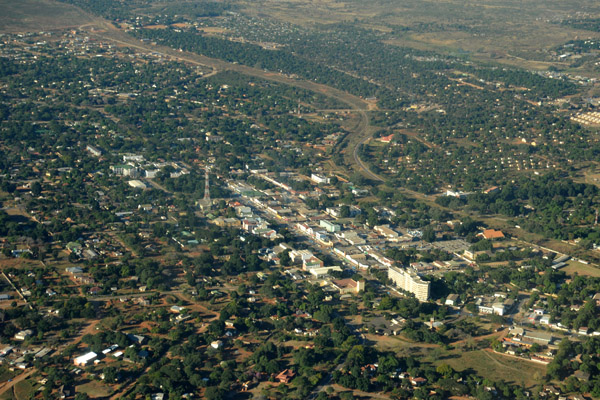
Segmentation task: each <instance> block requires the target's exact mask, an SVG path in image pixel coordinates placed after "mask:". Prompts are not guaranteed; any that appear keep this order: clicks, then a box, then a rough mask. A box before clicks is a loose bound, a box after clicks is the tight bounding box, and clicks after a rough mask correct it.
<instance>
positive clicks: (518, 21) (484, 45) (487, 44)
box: [244, 0, 600, 73]
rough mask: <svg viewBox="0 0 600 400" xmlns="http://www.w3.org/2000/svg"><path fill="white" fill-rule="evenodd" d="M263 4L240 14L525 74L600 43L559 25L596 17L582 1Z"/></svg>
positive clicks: (300, 0)
mask: <svg viewBox="0 0 600 400" xmlns="http://www.w3.org/2000/svg"><path fill="white" fill-rule="evenodd" d="M264 5H265V6H264V7H261V9H260V11H257V10H256V9H255V7H254V5H253V4H252V3H248V4H247V8H246V9H245V10H244V12H246V13H248V14H254V15H256V16H262V17H269V18H275V19H278V20H281V21H285V22H288V23H293V24H299V25H306V26H310V25H313V24H329V23H348V22H351V23H353V24H356V25H358V26H361V27H363V28H365V29H372V30H377V31H380V32H385V33H386V34H387V36H388V37H389V39H388V40H387V43H390V44H393V45H398V46H407V47H414V48H418V49H422V50H433V51H437V52H442V53H452V54H461V55H465V56H468V57H471V58H473V59H478V60H482V61H493V62H500V63H503V64H507V65H512V66H518V67H524V68H531V69H542V70H545V69H547V68H548V67H549V66H551V65H554V66H559V67H565V66H566V65H564V64H562V65H561V63H559V62H558V61H557V60H555V59H551V58H549V57H548V55H549V54H548V50H549V49H551V48H553V47H555V46H558V45H561V44H563V43H565V42H567V41H569V40H572V39H575V38H599V37H600V34H599V33H598V32H590V31H582V30H577V29H573V28H570V27H567V26H563V25H561V24H560V23H559V22H560V21H561V20H563V19H566V18H569V17H571V16H573V15H574V13H575V12H582V11H583V12H585V13H586V14H587V15H588V16H597V15H599V14H600V6H599V4H598V3H597V2H593V1H588V0H586V1H583V2H580V3H578V4H577V8H576V9H575V8H574V7H573V4H569V3H565V2H561V1H558V0H551V1H542V0H532V1H528V2H516V1H511V0H491V1H468V2H462V1H458V0H448V1H443V2H438V1H416V0H415V1H411V0H409V1H403V2H402V3H398V2H392V1H390V0H378V1H371V2H356V1H352V0H344V1H337V2H334V1H329V0H321V1H317V2H315V1H306V0H291V1H286V2H279V1H270V0H267V1H266V2H265V3H264ZM579 71H585V72H587V73H592V72H593V71H591V70H590V71H586V70H585V69H582V70H579ZM596 73H597V71H596Z"/></svg>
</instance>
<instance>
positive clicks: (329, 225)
mask: <svg viewBox="0 0 600 400" xmlns="http://www.w3.org/2000/svg"><path fill="white" fill-rule="evenodd" d="M319 226H320V227H321V228H325V230H326V231H327V232H329V233H335V232H339V231H341V230H342V228H341V227H340V226H339V225H338V224H334V223H333V222H329V221H327V220H325V219H322V220H321V221H320V222H319Z"/></svg>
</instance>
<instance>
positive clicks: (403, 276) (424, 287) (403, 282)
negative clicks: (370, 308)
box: [388, 267, 429, 301]
mask: <svg viewBox="0 0 600 400" xmlns="http://www.w3.org/2000/svg"><path fill="white" fill-rule="evenodd" d="M388 278H390V279H391V280H392V281H393V282H394V283H395V284H396V286H398V287H399V288H400V289H402V290H404V291H407V292H409V293H413V294H414V295H415V297H416V298H417V300H419V301H427V299H429V282H427V281H424V280H422V279H421V278H420V277H419V275H417V274H416V273H414V272H409V271H407V270H404V269H400V268H396V267H389V268H388Z"/></svg>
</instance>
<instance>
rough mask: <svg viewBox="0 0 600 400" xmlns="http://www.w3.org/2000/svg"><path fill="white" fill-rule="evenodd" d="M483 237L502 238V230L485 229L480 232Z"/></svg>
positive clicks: (489, 238)
mask: <svg viewBox="0 0 600 400" xmlns="http://www.w3.org/2000/svg"><path fill="white" fill-rule="evenodd" d="M481 235H482V236H483V238H484V239H488V240H494V239H504V233H502V231H497V230H495V229H486V230H484V231H483V233H481Z"/></svg>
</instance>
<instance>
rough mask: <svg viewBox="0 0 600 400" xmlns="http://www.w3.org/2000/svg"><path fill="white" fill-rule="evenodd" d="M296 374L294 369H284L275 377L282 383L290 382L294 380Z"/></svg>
mask: <svg viewBox="0 0 600 400" xmlns="http://www.w3.org/2000/svg"><path fill="white" fill-rule="evenodd" d="M294 376H296V374H295V373H294V371H292V370H291V369H284V370H283V371H281V372H280V373H279V374H278V375H277V376H276V377H275V379H277V380H278V381H279V382H280V383H286V384H287V383H290V382H291V381H292V379H293V378H294Z"/></svg>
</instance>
